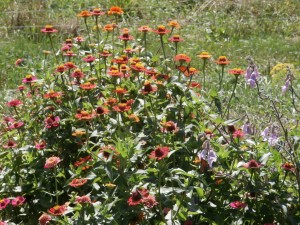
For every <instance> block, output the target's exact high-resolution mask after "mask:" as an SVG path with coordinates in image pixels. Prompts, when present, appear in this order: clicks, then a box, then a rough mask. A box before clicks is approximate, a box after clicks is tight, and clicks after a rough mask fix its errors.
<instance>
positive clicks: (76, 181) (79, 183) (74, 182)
mask: <svg viewBox="0 0 300 225" xmlns="http://www.w3.org/2000/svg"><path fill="white" fill-rule="evenodd" d="M86 182H87V179H85V178H78V179H77V178H75V179H73V180H72V181H71V182H70V183H69V185H70V186H72V187H80V186H82V185H84V184H85V183H86Z"/></svg>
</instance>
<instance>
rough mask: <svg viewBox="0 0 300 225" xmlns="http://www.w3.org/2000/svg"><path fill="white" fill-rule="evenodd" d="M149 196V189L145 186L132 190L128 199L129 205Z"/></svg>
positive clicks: (137, 203) (133, 204)
mask: <svg viewBox="0 0 300 225" xmlns="http://www.w3.org/2000/svg"><path fill="white" fill-rule="evenodd" d="M148 196H149V191H148V190H147V189H145V188H139V189H137V190H135V191H133V192H132V194H131V195H130V197H129V199H128V200H127V203H128V205H130V206H135V205H139V204H140V203H142V202H143V198H146V197H148Z"/></svg>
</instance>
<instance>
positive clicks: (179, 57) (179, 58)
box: [174, 54, 191, 63]
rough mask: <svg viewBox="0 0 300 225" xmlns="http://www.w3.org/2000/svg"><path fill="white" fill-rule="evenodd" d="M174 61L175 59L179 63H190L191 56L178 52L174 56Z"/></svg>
mask: <svg viewBox="0 0 300 225" xmlns="http://www.w3.org/2000/svg"><path fill="white" fill-rule="evenodd" d="M174 61H177V62H179V63H184V62H185V63H190V62H191V58H190V57H189V56H187V55H186V54H178V55H176V56H175V57H174Z"/></svg>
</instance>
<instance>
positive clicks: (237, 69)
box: [228, 68, 245, 76]
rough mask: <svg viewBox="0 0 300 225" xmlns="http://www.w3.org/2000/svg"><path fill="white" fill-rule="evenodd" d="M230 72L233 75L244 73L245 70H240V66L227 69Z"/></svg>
mask: <svg viewBox="0 0 300 225" xmlns="http://www.w3.org/2000/svg"><path fill="white" fill-rule="evenodd" d="M228 72H229V73H230V74H233V75H235V76H240V75H243V74H245V70H242V69H241V68H234V69H232V70H229V71H228Z"/></svg>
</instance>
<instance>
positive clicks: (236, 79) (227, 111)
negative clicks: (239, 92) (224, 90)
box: [224, 75, 239, 118]
mask: <svg viewBox="0 0 300 225" xmlns="http://www.w3.org/2000/svg"><path fill="white" fill-rule="evenodd" d="M238 77H239V76H237V75H235V82H234V87H233V90H232V93H231V96H230V98H229V101H228V104H227V109H226V111H225V113H224V116H225V115H226V113H227V118H228V117H229V109H230V103H231V100H232V98H233V96H234V93H235V89H236V86H237V82H238Z"/></svg>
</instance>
